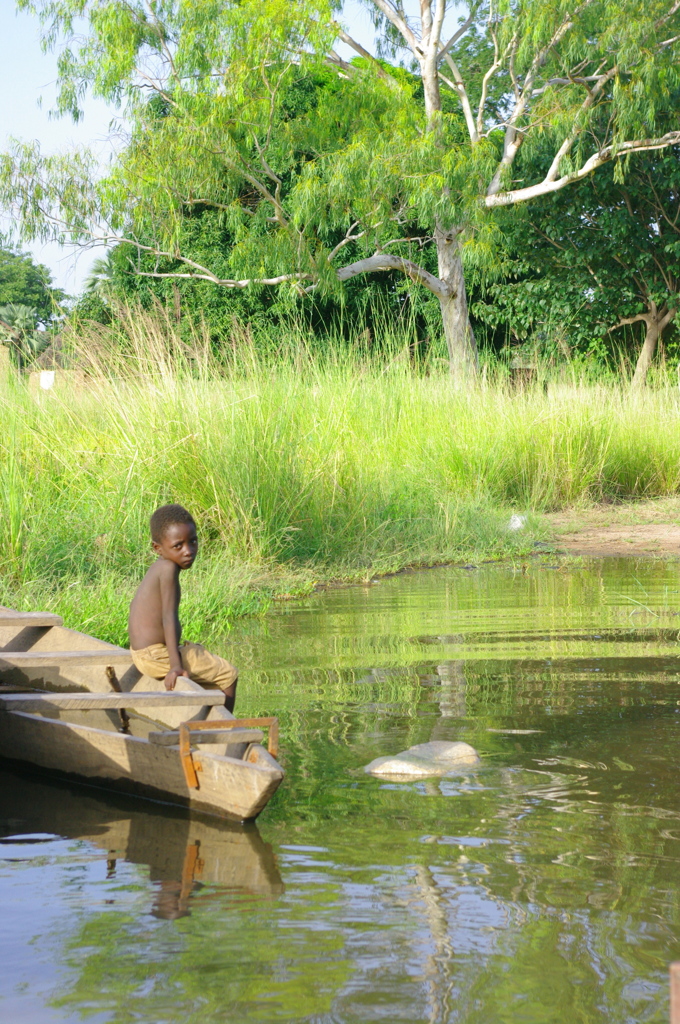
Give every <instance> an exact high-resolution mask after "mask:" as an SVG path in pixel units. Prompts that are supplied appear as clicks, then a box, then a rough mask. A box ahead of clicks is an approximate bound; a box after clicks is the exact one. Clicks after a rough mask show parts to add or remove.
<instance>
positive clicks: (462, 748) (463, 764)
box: [364, 740, 479, 778]
mask: <svg viewBox="0 0 680 1024" xmlns="http://www.w3.org/2000/svg"><path fill="white" fill-rule="evenodd" d="M478 764H479V757H478V755H477V751H476V750H475V748H474V747H471V746H470V744H469V743H445V742H444V741H443V740H432V741H431V742H430V743H418V744H416V746H415V747H409V749H408V750H404V751H402V752H401V754H393V755H392V756H391V757H376V759H375V761H371V763H370V764H367V765H366V767H365V768H364V771H365V772H368V774H369V775H380V776H383V775H401V776H402V777H403V776H411V777H412V778H418V777H420V778H424V777H425V776H426V775H448V774H449V773H450V772H456V771H462V770H463V769H465V768H474V767H475V766H476V765H478Z"/></svg>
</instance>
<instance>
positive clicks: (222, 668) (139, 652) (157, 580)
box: [128, 505, 238, 711]
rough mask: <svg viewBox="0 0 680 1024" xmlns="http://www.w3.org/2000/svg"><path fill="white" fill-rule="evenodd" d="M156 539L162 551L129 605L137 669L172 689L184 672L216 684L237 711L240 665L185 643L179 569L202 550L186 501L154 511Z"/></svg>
mask: <svg viewBox="0 0 680 1024" xmlns="http://www.w3.org/2000/svg"><path fill="white" fill-rule="evenodd" d="M150 526H151V540H152V543H153V549H154V551H155V552H156V554H157V555H158V561H157V562H154V564H153V565H152V566H151V568H150V569H149V571H148V572H147V574H146V576H145V577H144V579H143V580H142V582H141V583H140V584H139V587H138V588H137V592H136V594H135V596H134V597H133V599H132V604H131V605H130V617H129V619H128V632H129V635H130V654H131V655H132V661H133V663H134V665H135V667H136V668H137V670H138V671H139V672H140V673H141V674H142V675H148V676H150V677H151V679H162V680H163V682H164V684H165V688H166V690H172V689H173V688H174V686H175V683H176V682H177V680H178V679H179V677H180V676H188V677H189V678H190V679H195V680H196V682H198V683H201V684H202V685H203V686H217V687H219V688H220V689H221V690H222V692H223V693H224V706H225V708H226V709H227V711H233V710H234V700H235V699H236V683H237V682H238V670H237V669H236V668H235V667H234V666H233V665H232V664H230V662H228V661H227V660H226V658H220V657H218V656H217V655H215V654H211V653H210V651H206V649H205V647H203V645H202V644H196V643H190V644H181V638H182V626H181V625H180V621H179V602H180V598H181V596H182V594H181V590H180V586H179V574H180V572H181V571H182V570H183V569H190V568H191V566H192V565H193V564H194V561H195V559H196V553H197V551H198V535H197V533H196V523H195V522H194V518H193V516H192V515H191V513H189V512H187V510H186V509H185V508H183V507H182V506H181V505H161V507H160V508H158V509H156V511H155V512H154V514H153V515H152V516H151V521H150Z"/></svg>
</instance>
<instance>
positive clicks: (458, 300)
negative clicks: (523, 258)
mask: <svg viewBox="0 0 680 1024" xmlns="http://www.w3.org/2000/svg"><path fill="white" fill-rule="evenodd" d="M459 235H460V232H459V231H458V230H456V229H452V230H450V231H440V230H439V229H437V231H436V232H435V240H436V243H437V258H438V261H439V278H440V280H441V281H442V283H443V284H444V285H445V286H446V293H445V294H444V295H440V296H439V305H440V306H441V311H442V321H443V323H444V337H445V338H446V345H447V348H448V350H449V368H450V371H451V376H452V377H453V378H454V379H455V380H457V381H460V382H461V383H464V382H466V381H469V380H471V379H474V378H475V377H476V376H477V370H478V360H477V344H476V342H475V335H474V331H473V330H472V324H471V323H470V318H469V316H468V306H467V295H466V292H465V277H464V275H463V265H462V263H461V260H460V252H459V248H458V238H459Z"/></svg>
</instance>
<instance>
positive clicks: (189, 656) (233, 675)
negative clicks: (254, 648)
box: [179, 644, 238, 711]
mask: <svg viewBox="0 0 680 1024" xmlns="http://www.w3.org/2000/svg"><path fill="white" fill-rule="evenodd" d="M179 653H180V655H181V658H182V664H183V665H184V667H185V669H186V670H187V673H188V675H189V676H191V678H192V679H193V680H195V682H197V683H201V685H202V686H216V687H218V688H219V689H220V690H221V691H222V693H223V694H224V706H225V708H226V709H227V711H233V710H234V703H235V701H236V684H237V682H238V669H236V668H234V666H233V665H232V664H230V662H228V661H227V659H226V658H220V657H218V655H216V654H211V653H210V651H206V649H205V647H204V646H203V644H180V648H179Z"/></svg>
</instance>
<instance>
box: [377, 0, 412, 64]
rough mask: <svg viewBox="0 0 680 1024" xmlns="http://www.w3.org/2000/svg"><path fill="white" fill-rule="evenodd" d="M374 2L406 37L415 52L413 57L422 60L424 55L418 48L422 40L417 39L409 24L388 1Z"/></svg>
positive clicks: (379, 0)
mask: <svg viewBox="0 0 680 1024" xmlns="http://www.w3.org/2000/svg"><path fill="white" fill-rule="evenodd" d="M373 2H374V4H375V5H376V7H379V8H380V10H381V11H382V12H383V14H384V15H385V17H386V18H387V20H388V21H391V22H392V24H393V25H394V27H395V28H396V29H397V31H398V32H400V33H401V35H402V36H403V37H404V39H405V40H406V42H407V44H408V46H409V47H410V49H411V50H412V51H413V56H414V57H416V58H417V59H418V60H420V57H421V55H422V52H421V51H420V48H419V46H418V43H419V42H420V40H419V39H417V38H416V37H415V35H414V34H413V32H412V31H411V29H410V28H409V26H408V24H407V22H406V21H405V20H404V18H402V17H401V15H400V14H399V12H398V11H397V10H396V8H395V7H393V6H392V4H390V3H388V0H373Z"/></svg>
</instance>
